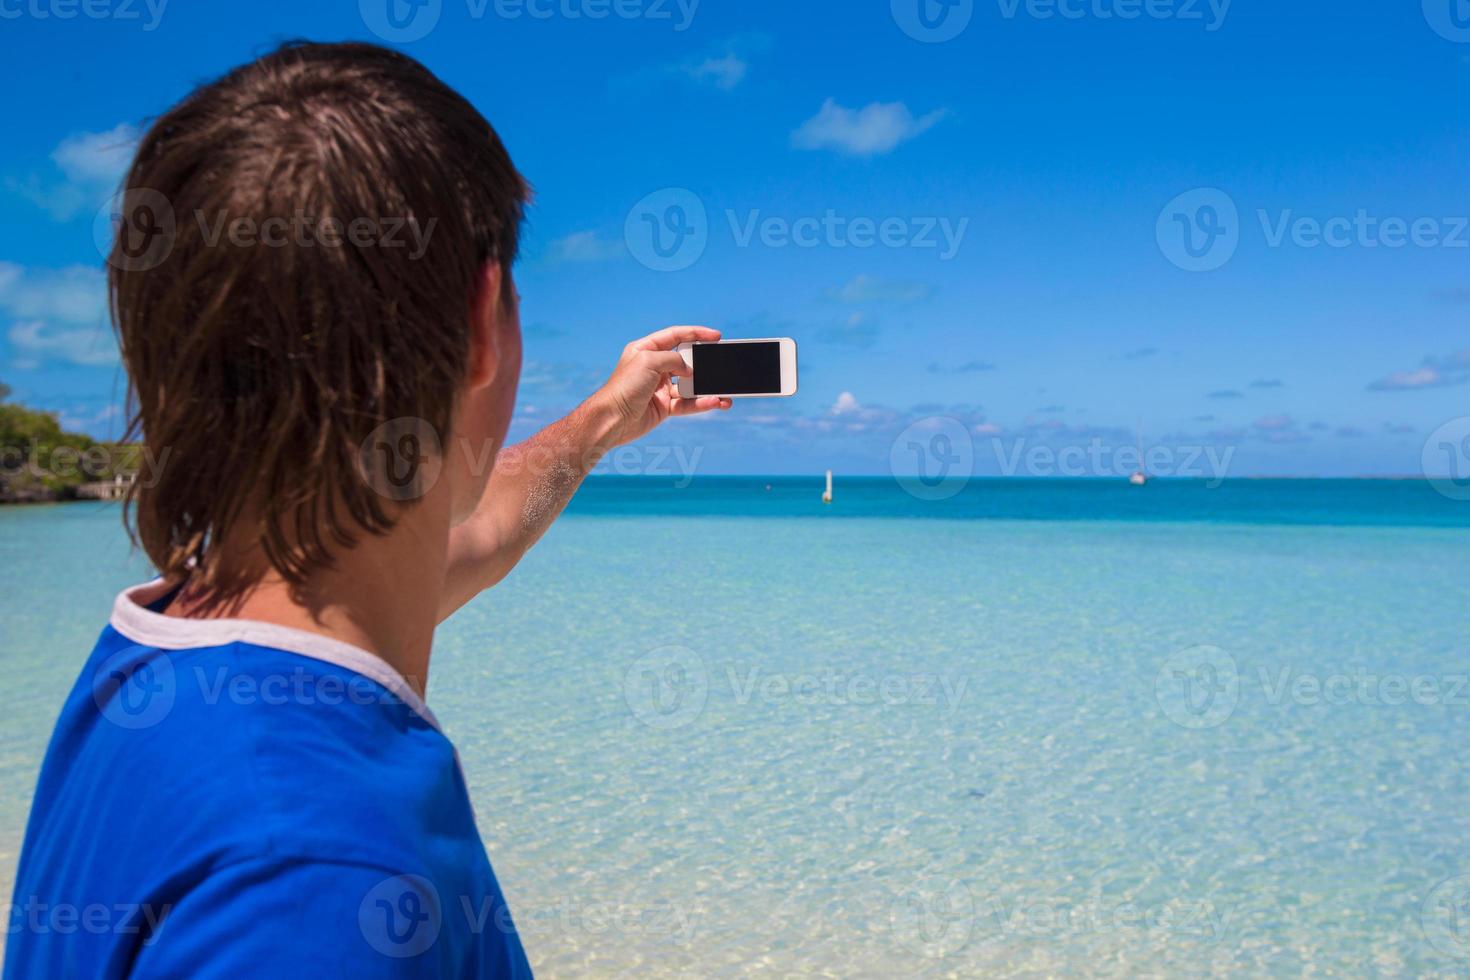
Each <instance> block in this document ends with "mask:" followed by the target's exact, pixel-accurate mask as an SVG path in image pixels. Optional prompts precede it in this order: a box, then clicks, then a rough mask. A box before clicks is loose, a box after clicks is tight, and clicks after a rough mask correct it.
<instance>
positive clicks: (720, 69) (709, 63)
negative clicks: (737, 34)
mask: <svg viewBox="0 0 1470 980" xmlns="http://www.w3.org/2000/svg"><path fill="white" fill-rule="evenodd" d="M749 70H750V65H749V63H747V62H746V61H745V59H744V58H742V57H740V56H739V55H738V54H733V53H731V54H727V55H724V56H722V57H719V58H705V59H704V60H703V61H699V62H695V63H693V64H690V65H686V66H685V67H684V72H685V74H687V75H688V76H689V77H690V78H692V79H694V80H695V81H699V82H711V83H712V84H713V85H714V86H715V88H718V89H723V90H724V91H726V92H728V91H730V89H732V88H734V87H735V86H737V85H739V84H740V83H741V82H742V81H744V80H745V73H746V72H747V71H749Z"/></svg>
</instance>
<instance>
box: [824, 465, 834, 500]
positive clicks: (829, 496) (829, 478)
mask: <svg viewBox="0 0 1470 980" xmlns="http://www.w3.org/2000/svg"><path fill="white" fill-rule="evenodd" d="M831 502H832V471H831V470H828V471H827V489H826V490H825V491H823V493H822V503H824V504H830V503H831Z"/></svg>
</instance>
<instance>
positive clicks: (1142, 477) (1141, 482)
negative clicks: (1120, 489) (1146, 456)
mask: <svg viewBox="0 0 1470 980" xmlns="http://www.w3.org/2000/svg"><path fill="white" fill-rule="evenodd" d="M1133 431H1134V434H1135V435H1136V436H1137V437H1138V471H1137V472H1136V473H1134V474H1133V475H1132V476H1130V477H1129V478H1128V482H1129V483H1130V484H1132V485H1133V486H1135V487H1142V486H1146V485H1147V484H1148V474H1147V473H1146V472H1144V462H1143V423H1142V422H1139V423H1138V426H1137V427H1136V428H1135V429H1134V430H1133Z"/></svg>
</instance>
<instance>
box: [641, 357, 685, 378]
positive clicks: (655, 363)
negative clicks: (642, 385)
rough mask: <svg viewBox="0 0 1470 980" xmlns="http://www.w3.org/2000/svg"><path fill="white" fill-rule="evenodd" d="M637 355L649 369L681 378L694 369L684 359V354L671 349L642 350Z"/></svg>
mask: <svg viewBox="0 0 1470 980" xmlns="http://www.w3.org/2000/svg"><path fill="white" fill-rule="evenodd" d="M638 356H639V357H640V358H641V359H642V360H643V363H644V364H645V365H647V366H648V367H649V368H650V369H652V370H654V371H657V372H658V373H659V374H671V375H673V376H674V377H677V378H682V377H685V376H687V375H690V374H693V373H694V369H693V368H692V367H690V366H689V364H688V362H686V361H685V360H684V355H683V354H680V353H678V352H676V351H671V350H644V351H640V352H639V354H638Z"/></svg>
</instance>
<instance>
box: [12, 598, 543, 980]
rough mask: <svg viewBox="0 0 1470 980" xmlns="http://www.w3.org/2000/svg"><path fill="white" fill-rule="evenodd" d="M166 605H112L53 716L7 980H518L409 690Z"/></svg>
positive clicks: (456, 777) (459, 804)
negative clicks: (178, 614) (169, 612)
mask: <svg viewBox="0 0 1470 980" xmlns="http://www.w3.org/2000/svg"><path fill="white" fill-rule="evenodd" d="M167 599H168V596H167V589H166V587H165V586H163V585H162V584H160V583H154V584H152V585H149V586H143V587H140V588H139V589H134V590H130V592H127V593H124V594H123V595H122V596H120V597H119V598H118V602H117V605H116V607H115V609H114V612H113V618H112V622H111V624H110V625H109V626H108V628H107V629H105V630H104V631H103V633H102V637H101V639H100V640H99V641H98V643H97V647H96V649H95V650H94V651H93V653H92V656H91V657H90V659H89V660H88V662H87V665H86V667H85V668H84V669H83V671H82V676H81V678H80V679H79V680H78V682H77V684H76V686H75V687H74V688H73V690H72V692H71V694H70V696H69V697H68V698H67V701H66V705H65V707H64V708H63V709H62V712H61V718H60V720H59V721H58V722H57V725H56V732H55V734H54V735H53V736H52V739H51V745H50V747H49V748H48V750H47V752H46V760H45V763H44V764H43V766H42V768H41V777H40V782H39V784H38V786H37V789H36V797H35V802H34V804H33V805H32V808H31V816H30V823H29V825H28V827H27V830H26V838H25V845H24V848H23V850H22V852H21V857H20V867H19V870H18V872H17V875H16V882H15V895H14V901H13V905H12V907H11V912H10V921H9V922H8V923H7V927H8V930H9V933H8V936H7V944H6V954H5V978H6V980H20V978H32V977H35V978H48V980H49V978H57V977H125V976H139V977H180V978H206V977H240V976H262V977H270V978H273V980H277V978H283V977H296V976H307V977H312V978H324V977H353V978H367V980H372V978H378V977H400V976H401V977H410V976H412V977H522V976H527V977H528V976H529V975H530V969H529V967H528V966H527V964H526V958H525V953H524V952H523V951H522V949H521V944H520V940H519V939H518V937H517V935H516V931H515V927H514V925H513V924H512V922H511V919H510V916H509V913H508V911H507V909H506V906H505V900H504V898H503V897H502V895H501V892H500V887H499V885H498V884H497V883H496V880H495V875H494V873H493V872H492V871H491V869H490V862H489V859H488V858H487V857H486V855H485V848H484V845H483V844H482V843H481V841H480V835H479V832H478V831H477V830H476V828H475V818H474V813H473V812H472V810H471V808H470V801H469V795H468V793H467V791H466V788H465V781H464V775H463V773H462V772H461V770H460V766H459V761H458V758H457V756H456V755H455V752H454V747H453V746H452V745H451V744H450V743H449V741H448V739H446V738H445V737H444V735H443V733H441V732H440V730H439V727H438V723H437V722H436V721H435V719H434V716H433V714H432V713H431V712H430V711H429V710H428V708H427V706H425V705H424V704H423V703H422V701H420V699H419V698H418V697H417V695H416V694H415V693H414V692H413V690H412V689H411V688H410V687H409V686H408V684H407V683H406V682H405V681H404V680H403V678H402V677H401V676H400V675H399V674H398V673H397V672H396V671H394V670H393V668H392V667H390V666H389V665H388V664H387V663H386V662H385V661H383V660H381V659H380V658H378V657H376V656H374V655H373V654H371V653H368V652H367V651H365V650H361V649H359V648H357V647H353V646H349V645H347V644H344V643H339V642H337V641H334V640H330V639H327V638H325V637H321V636H317V635H315V634H312V633H307V632H303V631H300V630H292V629H287V628H285V627H279V626H273V625H268V624H262V623H252V622H246V621H241V620H233V621H200V620H183V619H175V618H171V617H167V616H164V615H161V614H160V613H159V612H158V611H157V610H158V608H159V607H160V606H161V605H162V604H163V603H165V602H167ZM150 603H152V608H150V607H149V604H150Z"/></svg>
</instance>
